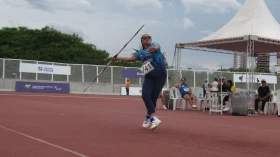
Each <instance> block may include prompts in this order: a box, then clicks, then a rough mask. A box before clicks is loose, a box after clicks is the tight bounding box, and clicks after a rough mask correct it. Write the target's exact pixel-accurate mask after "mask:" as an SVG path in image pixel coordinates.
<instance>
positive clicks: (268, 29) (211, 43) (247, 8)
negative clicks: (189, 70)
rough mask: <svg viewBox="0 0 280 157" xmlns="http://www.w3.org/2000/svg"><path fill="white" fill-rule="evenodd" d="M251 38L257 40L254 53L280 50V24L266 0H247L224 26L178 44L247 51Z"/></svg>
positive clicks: (199, 48)
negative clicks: (203, 35) (200, 37)
mask: <svg viewBox="0 0 280 157" xmlns="http://www.w3.org/2000/svg"><path fill="white" fill-rule="evenodd" d="M248 41H254V44H253V49H254V50H253V51H254V53H264V52H268V53H271V52H280V25H279V23H278V22H277V21H276V20H275V18H274V17H273V16H272V14H271V13H270V11H269V9H268V8H267V6H266V4H265V1H264V0H246V2H245V3H244V5H243V6H242V8H241V9H240V10H239V11H238V13H237V14H236V15H235V16H234V17H233V18H232V19H231V20H230V21H229V22H228V23H227V24H226V25H224V26H223V27H222V28H221V29H219V30H218V31H216V32H215V33H213V34H211V35H210V36H208V37H206V38H204V39H202V40H199V41H197V42H190V43H177V44H176V47H177V48H186V49H195V50H202V51H214V50H216V51H221V50H222V51H230V52H233V51H237V52H246V51H247V46H248ZM251 46H252V45H251ZM230 52H229V53H230Z"/></svg>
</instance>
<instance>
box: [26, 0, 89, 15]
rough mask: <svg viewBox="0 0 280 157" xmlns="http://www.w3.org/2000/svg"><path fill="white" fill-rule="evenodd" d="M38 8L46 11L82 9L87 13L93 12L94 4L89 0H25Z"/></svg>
mask: <svg viewBox="0 0 280 157" xmlns="http://www.w3.org/2000/svg"><path fill="white" fill-rule="evenodd" d="M25 1H26V2H28V4H29V5H30V6H31V7H33V8H36V9H41V10H44V11H61V10H68V11H82V12H86V13H92V12H93V6H92V5H91V3H90V1H89V0H25Z"/></svg>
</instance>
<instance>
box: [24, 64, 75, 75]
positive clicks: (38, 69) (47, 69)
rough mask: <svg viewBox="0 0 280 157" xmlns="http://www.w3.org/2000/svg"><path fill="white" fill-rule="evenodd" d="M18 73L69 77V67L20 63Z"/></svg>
mask: <svg viewBox="0 0 280 157" xmlns="http://www.w3.org/2000/svg"><path fill="white" fill-rule="evenodd" d="M19 72H24V73H42V74H57V75H71V67H70V66H58V65H47V64H30V63H20V64H19Z"/></svg>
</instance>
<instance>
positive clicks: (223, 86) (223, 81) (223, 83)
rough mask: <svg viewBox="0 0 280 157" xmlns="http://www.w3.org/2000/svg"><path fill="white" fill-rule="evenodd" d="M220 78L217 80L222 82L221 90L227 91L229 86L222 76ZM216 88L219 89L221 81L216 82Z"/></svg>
mask: <svg viewBox="0 0 280 157" xmlns="http://www.w3.org/2000/svg"><path fill="white" fill-rule="evenodd" d="M221 79H222V81H221ZM221 79H220V80H219V82H222V91H223V92H228V91H229V86H228V84H227V82H226V79H225V78H223V77H222V78H221ZM218 89H219V91H221V83H219V84H218Z"/></svg>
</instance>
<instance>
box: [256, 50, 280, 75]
mask: <svg viewBox="0 0 280 157" xmlns="http://www.w3.org/2000/svg"><path fill="white" fill-rule="evenodd" d="M277 62H278V57H277ZM269 65H270V54H269V53H258V54H257V68H258V69H262V70H266V71H269Z"/></svg>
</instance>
